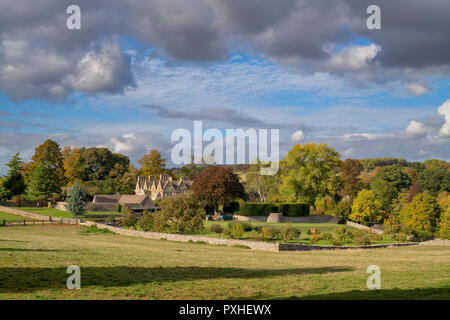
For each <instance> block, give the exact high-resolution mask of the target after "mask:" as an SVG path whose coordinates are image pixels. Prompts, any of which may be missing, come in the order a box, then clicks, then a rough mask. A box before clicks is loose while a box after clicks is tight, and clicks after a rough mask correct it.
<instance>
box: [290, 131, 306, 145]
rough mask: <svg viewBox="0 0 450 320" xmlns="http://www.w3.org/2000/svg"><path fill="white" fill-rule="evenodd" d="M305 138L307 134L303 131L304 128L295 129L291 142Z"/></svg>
mask: <svg viewBox="0 0 450 320" xmlns="http://www.w3.org/2000/svg"><path fill="white" fill-rule="evenodd" d="M304 139H305V134H304V133H303V130H298V131H295V132H294V133H292V135H291V142H294V143H297V142H301V141H303V140H304Z"/></svg>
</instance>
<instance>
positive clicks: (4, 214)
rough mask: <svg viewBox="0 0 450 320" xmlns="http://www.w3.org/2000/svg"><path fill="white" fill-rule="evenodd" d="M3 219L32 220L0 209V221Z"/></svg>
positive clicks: (11, 220)
mask: <svg viewBox="0 0 450 320" xmlns="http://www.w3.org/2000/svg"><path fill="white" fill-rule="evenodd" d="M3 219H5V220H6V221H10V222H13V221H23V220H24V219H25V220H26V221H33V219H30V218H27V217H23V216H19V215H17V214H12V213H9V212H3V211H0V223H2V222H3Z"/></svg>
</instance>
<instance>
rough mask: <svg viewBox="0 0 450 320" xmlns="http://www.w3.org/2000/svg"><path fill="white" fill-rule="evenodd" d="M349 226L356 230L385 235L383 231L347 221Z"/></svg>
mask: <svg viewBox="0 0 450 320" xmlns="http://www.w3.org/2000/svg"><path fill="white" fill-rule="evenodd" d="M347 225H348V226H350V227H353V228H356V229H361V230H368V231H371V232H372V233H376V234H379V235H383V230H380V229H375V228H370V227H367V226H363V225H362V224H359V223H356V222H351V221H347Z"/></svg>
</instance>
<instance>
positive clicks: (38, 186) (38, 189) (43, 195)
mask: <svg viewBox="0 0 450 320" xmlns="http://www.w3.org/2000/svg"><path fill="white" fill-rule="evenodd" d="M54 170H55V169H51V168H48V167H44V166H42V165H39V166H37V167H35V168H34V169H33V171H32V172H31V175H30V182H29V183H28V186H27V195H28V196H29V197H30V198H31V199H33V200H39V201H42V200H48V199H50V198H51V197H52V195H53V194H54V193H58V192H59V191H60V190H61V189H60V187H59V186H58V184H57V182H55V180H54V179H53V177H54V176H55V173H54Z"/></svg>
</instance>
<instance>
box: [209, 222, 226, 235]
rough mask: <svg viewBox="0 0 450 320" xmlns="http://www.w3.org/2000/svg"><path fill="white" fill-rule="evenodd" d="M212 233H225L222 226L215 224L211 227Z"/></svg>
mask: <svg viewBox="0 0 450 320" xmlns="http://www.w3.org/2000/svg"><path fill="white" fill-rule="evenodd" d="M210 229H211V231H212V232H214V233H222V232H223V228H222V226H221V225H220V224H218V223H215V224H213V225H212V226H211V227H210Z"/></svg>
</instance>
